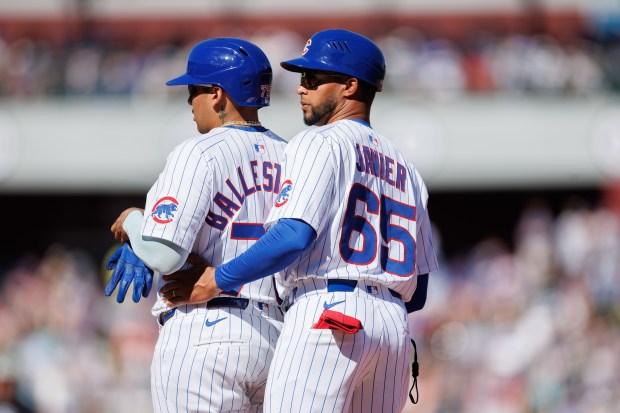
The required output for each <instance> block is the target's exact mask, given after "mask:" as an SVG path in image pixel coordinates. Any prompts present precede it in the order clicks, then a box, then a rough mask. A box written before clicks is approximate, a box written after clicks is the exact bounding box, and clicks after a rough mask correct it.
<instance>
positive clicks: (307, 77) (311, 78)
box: [299, 72, 351, 89]
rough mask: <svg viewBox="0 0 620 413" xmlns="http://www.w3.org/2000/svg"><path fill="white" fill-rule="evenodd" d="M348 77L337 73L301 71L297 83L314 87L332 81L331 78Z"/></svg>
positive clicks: (309, 87) (308, 87)
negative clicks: (299, 80) (299, 79)
mask: <svg viewBox="0 0 620 413" xmlns="http://www.w3.org/2000/svg"><path fill="white" fill-rule="evenodd" d="M350 77H351V76H347V75H341V74H338V73H316V72H301V82H299V85H300V86H302V87H304V88H306V89H316V88H317V87H319V86H321V85H322V84H324V83H332V82H333V79H348V78H350Z"/></svg>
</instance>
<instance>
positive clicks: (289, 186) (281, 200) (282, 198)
mask: <svg viewBox="0 0 620 413" xmlns="http://www.w3.org/2000/svg"><path fill="white" fill-rule="evenodd" d="M292 190H293V183H292V182H291V181H290V179H287V180H286V181H284V182H283V183H282V189H280V193H279V194H278V197H277V198H276V201H275V203H274V206H275V207H276V208H279V207H281V206H282V205H284V204H286V203H287V202H288V200H289V198H290V196H291V191H292Z"/></svg>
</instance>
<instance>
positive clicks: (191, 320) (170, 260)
mask: <svg viewBox="0 0 620 413" xmlns="http://www.w3.org/2000/svg"><path fill="white" fill-rule="evenodd" d="M271 74H272V71H271V66H270V64H269V60H268V59H267V57H266V56H265V54H264V53H263V52H262V51H261V50H260V49H259V48H258V47H257V46H256V45H254V44H252V43H250V42H248V41H246V40H242V39H237V38H216V39H210V40H206V41H203V42H201V43H198V44H197V45H196V46H194V48H193V49H192V50H191V52H190V54H189V58H188V60H187V68H186V71H185V73H184V74H182V75H181V76H179V77H177V78H175V79H172V80H170V81H168V82H167V84H168V85H170V86H174V85H187V86H188V88H189V98H188V103H189V104H190V105H191V107H192V112H193V114H194V121H195V122H196V125H197V128H198V131H199V132H200V135H198V136H195V137H193V138H190V139H188V140H186V141H184V142H183V143H181V144H180V145H178V146H177V147H176V148H174V150H173V151H172V153H170V155H169V156H168V160H167V163H166V166H165V168H164V170H163V171H162V172H161V173H160V175H159V178H158V179H157V181H156V182H155V183H154V184H153V186H152V187H151V189H150V191H149V192H148V194H147V198H146V206H145V208H144V209H139V208H129V209H127V210H125V211H123V212H122V213H121V214H120V216H119V217H118V219H117V220H116V221H115V222H114V224H113V225H112V232H113V233H114V236H115V238H116V239H117V240H118V241H121V242H124V241H127V240H129V242H127V243H124V244H123V246H122V247H121V248H120V249H119V251H117V253H116V254H115V255H114V256H113V257H112V259H111V260H110V262H109V263H108V268H109V269H112V270H114V272H113V273H112V277H111V279H110V282H109V283H108V285H107V286H106V290H105V293H106V295H111V294H112V292H113V291H114V290H115V289H116V288H117V286H118V293H117V300H118V301H123V299H124V297H125V294H126V292H127V289H128V287H129V285H130V284H133V293H134V294H133V298H134V301H138V300H139V299H140V297H141V296H146V295H147V294H148V289H149V288H150V279H152V274H153V270H154V271H155V272H158V273H160V274H162V276H161V277H160V278H159V285H158V298H157V301H156V303H155V305H154V307H153V310H152V313H153V315H154V316H155V317H156V319H157V322H158V324H159V328H160V333H159V339H158V341H157V345H156V347H155V353H154V356H153V364H152V367H151V390H152V396H153V408H154V411H155V412H156V413H164V412H165V413H169V412H205V413H206V412H216V411H217V412H224V411H226V412H232V411H235V412H257V411H261V410H262V404H263V395H264V391H265V384H266V381H267V372H268V370H269V364H270V361H271V358H272V355H273V352H274V348H275V343H276V341H277V338H278V334H279V330H280V328H281V323H282V313H281V311H280V309H279V307H278V302H277V299H276V294H275V287H274V283H273V282H272V280H271V279H270V278H269V277H267V278H264V279H260V280H256V281H254V282H249V283H246V284H243V285H238V286H236V287H235V288H231V289H229V290H227V291H226V292H222V294H218V295H217V296H214V297H210V298H209V300H204V301H196V302H194V303H191V304H190V303H189V301H190V300H191V299H192V288H191V287H193V281H195V280H196V278H197V277H198V276H199V275H200V274H201V273H202V270H203V268H204V266H205V265H206V262H207V261H208V262H209V263H212V264H214V265H221V264H223V263H225V262H227V261H230V260H232V259H233V258H234V257H235V256H236V255H238V254H240V253H242V252H244V251H245V250H247V249H248V248H249V247H250V246H251V245H253V244H254V242H255V241H256V240H257V239H258V238H260V236H261V235H262V234H264V232H265V230H264V228H263V222H264V221H265V219H266V218H267V214H268V212H269V207H270V206H271V205H273V204H274V203H275V201H276V198H277V197H278V193H279V188H280V186H281V185H280V183H281V179H282V178H281V172H282V167H281V165H282V163H283V160H284V158H283V151H284V147H285V145H286V141H284V140H283V139H281V138H280V137H278V136H277V135H275V134H274V133H273V132H271V131H270V130H268V129H266V128H265V127H263V126H262V125H261V123H260V121H259V119H258V109H259V108H261V107H265V106H268V105H269V95H270V88H271ZM190 253H192V254H191V255H190ZM188 259H189V262H190V263H191V264H194V267H192V268H190V269H188V270H186V271H184V276H185V280H186V281H187V280H190V281H191V282H190V283H189V284H188V285H187V286H184V285H181V284H180V283H172V285H170V283H169V282H168V280H167V275H166V274H171V273H174V272H175V271H177V270H179V268H181V266H183V264H184V263H185V262H186V260H188ZM170 287H172V288H170ZM162 288H164V289H165V291H168V292H169V293H170V294H171V296H172V297H174V298H176V299H179V300H183V301H185V302H186V303H185V304H183V305H181V304H174V303H170V302H168V301H166V300H164V299H163V297H162V293H161V291H162Z"/></svg>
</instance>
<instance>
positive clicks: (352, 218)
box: [339, 183, 416, 277]
mask: <svg viewBox="0 0 620 413" xmlns="http://www.w3.org/2000/svg"><path fill="white" fill-rule="evenodd" d="M358 201H360V202H363V203H364V204H366V208H365V214H364V215H358V214H357V213H356V206H357V202H358ZM415 212H416V208H415V206H412V205H407V204H403V203H401V202H398V201H396V200H394V199H392V198H389V197H386V196H385V195H381V198H380V199H379V197H378V196H377V195H376V194H375V193H374V192H372V191H371V190H370V189H369V188H367V187H365V186H364V185H362V184H359V183H356V184H354V185H353V186H352V187H351V191H350V192H349V200H348V201H347V209H346V211H345V214H344V220H343V224H342V231H341V235H340V243H339V246H340V255H341V256H342V258H343V259H344V260H345V261H346V262H348V263H349V264H355V265H368V264H370V263H372V262H373V261H374V260H375V258H376V256H377V252H379V253H380V262H381V268H382V269H383V270H384V271H386V272H388V273H390V274H394V275H398V276H402V277H407V276H410V275H412V274H413V273H414V271H415V261H416V256H415V252H416V248H415V239H414V238H413V237H412V236H411V233H410V232H409V231H408V230H407V228H404V227H401V226H399V225H395V224H393V223H391V222H390V218H391V217H392V215H395V216H399V217H401V218H403V219H405V220H409V221H415ZM369 214H372V215H377V214H379V227H380V228H379V230H380V233H381V240H382V242H381V248H378V246H379V245H378V237H377V231H376V229H375V228H374V226H373V225H372V223H371V222H370V221H369V220H368V219H366V217H368V216H369ZM375 221H376V220H375ZM356 233H357V234H359V235H361V236H362V241H361V248H360V249H353V248H352V247H351V245H350V244H351V238H352V237H353V236H354V234H355V235H357V234H356ZM356 238H357V236H356ZM392 242H397V243H399V244H400V245H401V246H402V251H403V253H402V257H403V258H402V259H401V260H395V259H393V258H390V255H389V253H390V250H389V246H390V243H392Z"/></svg>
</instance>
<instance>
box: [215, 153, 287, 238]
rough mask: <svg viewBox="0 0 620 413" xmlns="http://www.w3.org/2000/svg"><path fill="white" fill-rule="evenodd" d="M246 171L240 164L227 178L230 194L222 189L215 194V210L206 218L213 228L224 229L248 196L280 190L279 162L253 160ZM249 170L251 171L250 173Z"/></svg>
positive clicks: (280, 171) (280, 169) (226, 183)
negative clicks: (225, 193)
mask: <svg viewBox="0 0 620 413" xmlns="http://www.w3.org/2000/svg"><path fill="white" fill-rule="evenodd" d="M246 166H248V165H246ZM245 171H246V172H245V173H244V171H243V170H242V167H241V166H239V167H237V169H236V170H235V171H234V172H233V173H232V174H231V176H229V177H228V178H225V180H224V182H225V186H226V188H227V189H230V194H229V195H224V194H223V193H222V192H220V191H218V192H216V193H215V194H214V196H213V210H212V209H210V210H209V212H208V213H207V217H206V219H205V222H206V223H207V224H209V225H210V226H212V227H213V228H216V229H219V230H220V231H223V230H224V228H226V225H228V220H229V218H233V217H234V216H235V213H236V212H237V211H238V210H239V209H241V206H242V205H243V203H244V202H245V198H246V197H248V196H252V195H254V194H256V193H258V192H261V191H264V192H273V193H275V194H277V193H278V192H279V188H280V178H281V173H282V167H281V166H280V164H279V163H277V162H271V161H268V160H263V161H257V160H251V161H250V162H249V168H245ZM248 171H251V172H250V174H248V173H247V172H248Z"/></svg>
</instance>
